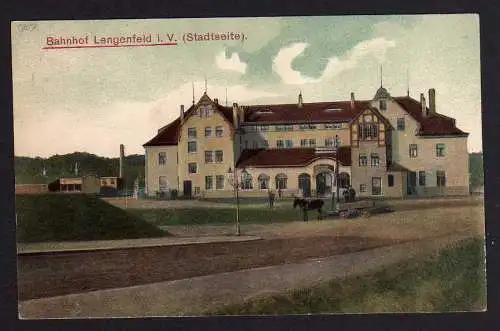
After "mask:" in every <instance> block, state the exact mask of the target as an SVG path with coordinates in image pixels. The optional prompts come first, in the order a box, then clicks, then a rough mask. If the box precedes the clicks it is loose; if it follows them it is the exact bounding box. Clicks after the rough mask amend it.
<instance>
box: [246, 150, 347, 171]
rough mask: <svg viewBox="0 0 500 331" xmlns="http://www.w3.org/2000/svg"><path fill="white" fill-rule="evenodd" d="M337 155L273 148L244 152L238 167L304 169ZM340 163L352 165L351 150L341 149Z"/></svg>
mask: <svg viewBox="0 0 500 331" xmlns="http://www.w3.org/2000/svg"><path fill="white" fill-rule="evenodd" d="M335 157H336V155H335V153H317V152H316V150H315V148H273V149H251V150H248V149H246V150H243V152H242V153H241V156H240V158H239V159H238V161H237V163H236V166H237V167H238V168H243V167H256V168H259V167H261V168H275V167H303V166H307V165H309V164H311V163H312V162H314V161H316V160H319V159H333V160H334V159H335ZM339 163H340V164H342V165H343V166H349V165H351V148H350V147H349V146H342V147H340V148H339Z"/></svg>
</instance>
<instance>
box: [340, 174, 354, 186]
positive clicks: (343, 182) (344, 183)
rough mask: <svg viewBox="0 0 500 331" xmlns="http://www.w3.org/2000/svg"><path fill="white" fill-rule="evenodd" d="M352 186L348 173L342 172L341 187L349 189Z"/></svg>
mask: <svg viewBox="0 0 500 331" xmlns="http://www.w3.org/2000/svg"><path fill="white" fill-rule="evenodd" d="M350 184H351V178H350V176H349V174H348V173H347V172H341V173H340V174H339V187H342V188H348V187H349V185H350Z"/></svg>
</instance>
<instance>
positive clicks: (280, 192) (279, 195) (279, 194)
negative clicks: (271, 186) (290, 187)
mask: <svg viewBox="0 0 500 331" xmlns="http://www.w3.org/2000/svg"><path fill="white" fill-rule="evenodd" d="M278 197H279V198H280V199H281V197H282V191H281V188H279V189H278Z"/></svg>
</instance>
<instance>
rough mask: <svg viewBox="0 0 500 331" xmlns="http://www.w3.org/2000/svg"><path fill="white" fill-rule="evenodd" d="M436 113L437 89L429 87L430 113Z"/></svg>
mask: <svg viewBox="0 0 500 331" xmlns="http://www.w3.org/2000/svg"><path fill="white" fill-rule="evenodd" d="M435 113H436V90H435V89H433V88H431V89H429V114H435Z"/></svg>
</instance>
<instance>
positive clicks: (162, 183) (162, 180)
mask: <svg viewBox="0 0 500 331" xmlns="http://www.w3.org/2000/svg"><path fill="white" fill-rule="evenodd" d="M158 185H159V189H160V191H162V192H163V191H166V190H167V186H168V185H167V176H160V177H158Z"/></svg>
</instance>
